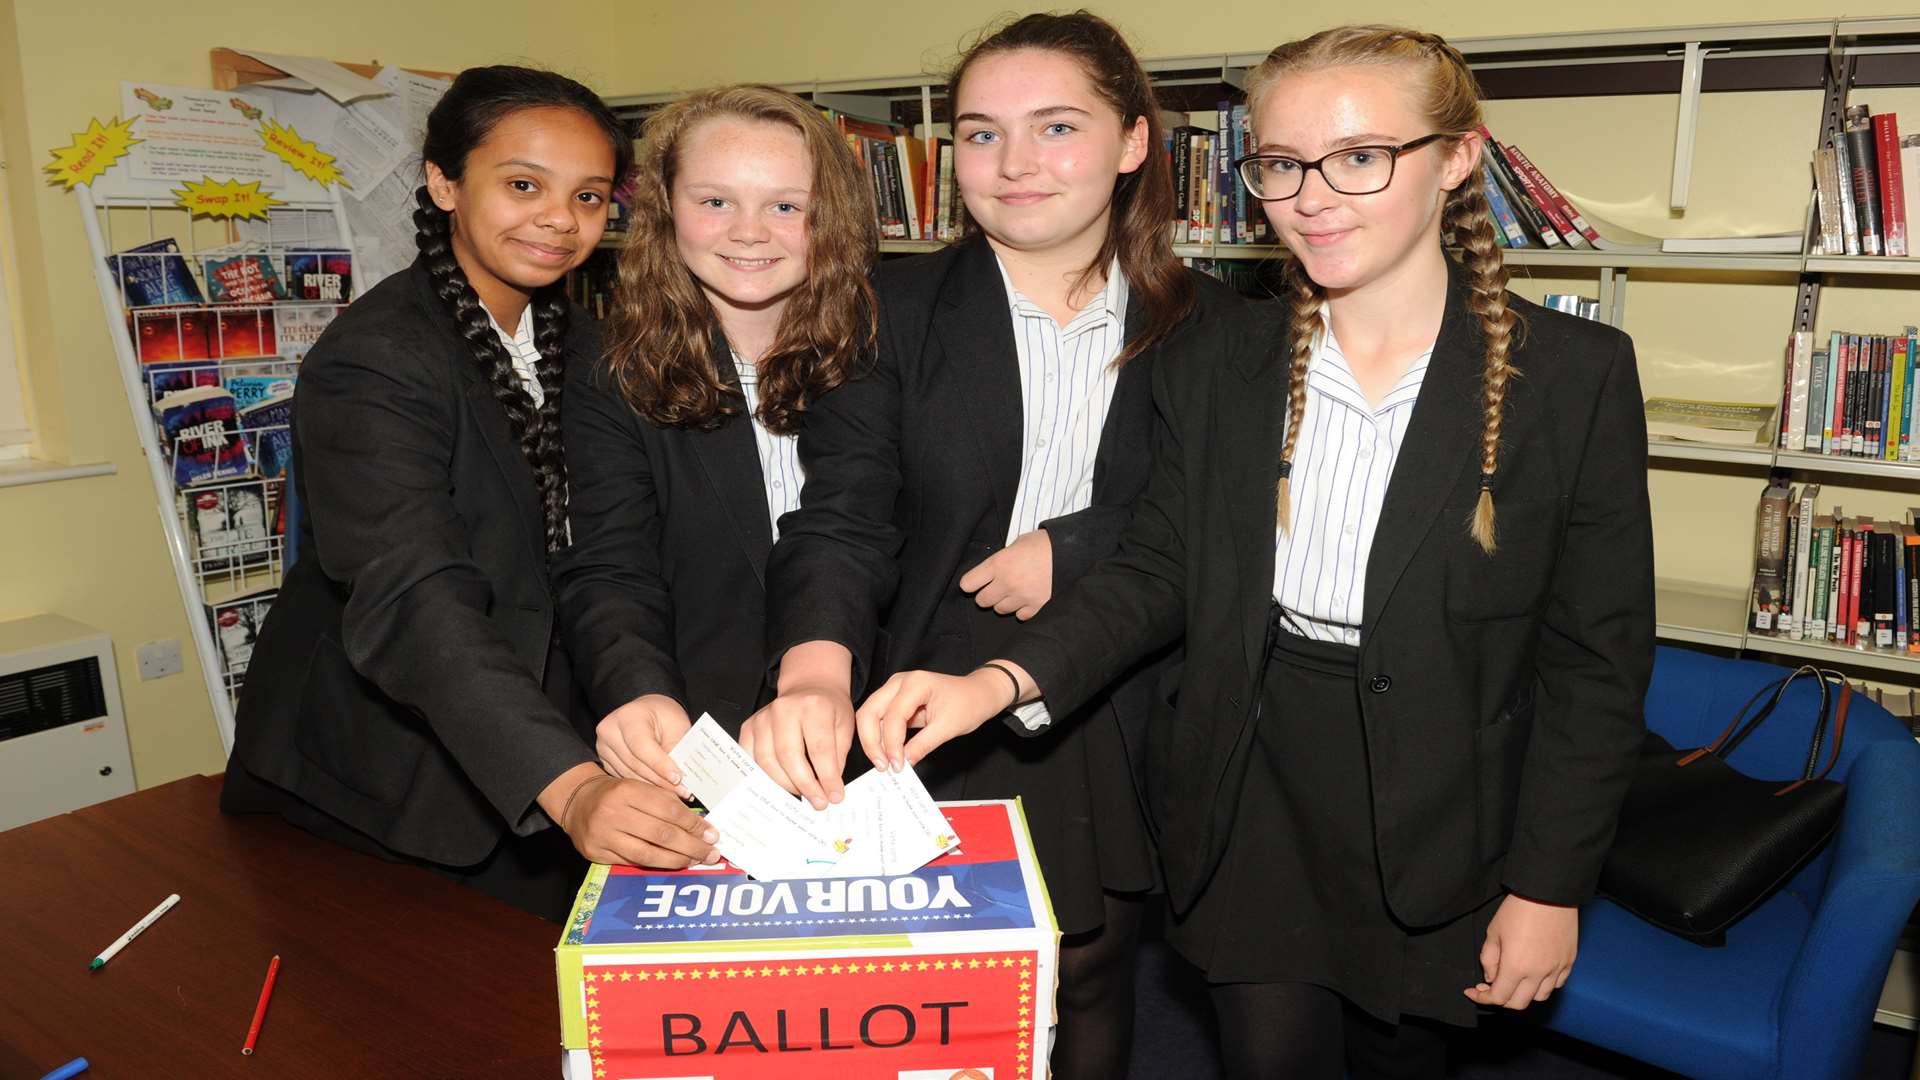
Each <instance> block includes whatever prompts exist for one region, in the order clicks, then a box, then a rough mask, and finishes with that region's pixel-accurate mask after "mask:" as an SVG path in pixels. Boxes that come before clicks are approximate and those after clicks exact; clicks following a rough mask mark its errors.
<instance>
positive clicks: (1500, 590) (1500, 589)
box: [1441, 495, 1566, 622]
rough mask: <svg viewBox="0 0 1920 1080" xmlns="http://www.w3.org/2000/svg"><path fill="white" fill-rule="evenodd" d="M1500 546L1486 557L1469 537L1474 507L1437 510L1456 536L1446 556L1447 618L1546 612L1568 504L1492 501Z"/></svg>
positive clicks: (1476, 618) (1554, 499)
mask: <svg viewBox="0 0 1920 1080" xmlns="http://www.w3.org/2000/svg"><path fill="white" fill-rule="evenodd" d="M1494 510H1495V519H1496V522H1497V526H1496V531H1497V534H1498V539H1499V543H1498V544H1497V545H1496V546H1495V549H1494V553H1493V554H1492V555H1488V554H1487V553H1486V552H1485V551H1482V550H1481V548H1480V545H1479V544H1477V543H1475V542H1474V540H1473V537H1472V536H1471V535H1470V534H1469V533H1468V532H1467V522H1468V521H1469V520H1471V518H1472V515H1473V506H1472V504H1468V505H1467V506H1464V507H1460V506H1448V507H1446V508H1445V509H1443V510H1441V514H1442V516H1443V518H1442V522H1441V527H1447V526H1448V525H1449V524H1451V525H1452V526H1453V527H1454V535H1453V538H1452V540H1451V546H1450V548H1449V549H1448V552H1447V569H1446V574H1447V581H1446V596H1447V615H1448V616H1449V617H1451V618H1454V619H1458V620H1462V621H1466V622H1476V621H1487V620H1492V619H1513V618H1520V617H1523V616H1529V615H1538V614H1539V613H1540V612H1541V610H1542V609H1543V608H1544V606H1545V603H1546V597H1547V586H1548V584H1549V583H1550V582H1551V581H1552V579H1553V565H1554V561H1555V559H1556V557H1557V556H1558V555H1559V552H1560V540H1561V533H1562V531H1563V530H1565V528H1566V499H1565V498H1563V497H1561V496H1558V495H1552V496H1547V497H1545V498H1531V499H1515V498H1507V499H1496V500H1495V502H1494Z"/></svg>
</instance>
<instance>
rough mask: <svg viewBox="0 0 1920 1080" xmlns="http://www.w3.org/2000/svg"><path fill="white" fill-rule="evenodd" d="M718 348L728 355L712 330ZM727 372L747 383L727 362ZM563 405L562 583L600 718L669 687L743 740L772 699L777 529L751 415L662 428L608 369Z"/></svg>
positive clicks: (565, 615) (564, 617) (579, 377)
mask: <svg viewBox="0 0 1920 1080" xmlns="http://www.w3.org/2000/svg"><path fill="white" fill-rule="evenodd" d="M714 347H715V348H716V349H717V350H719V352H718V355H720V356H725V355H727V352H726V348H727V346H726V342H725V340H724V339H723V338H721V337H720V336H719V335H717V334H716V335H715V341H714ZM723 375H724V376H725V378H726V380H727V381H728V382H729V383H730V384H732V385H734V386H735V387H737V386H738V385H739V375H738V373H737V372H734V371H732V370H731V365H728V367H727V370H725V371H724V372H723ZM565 401H566V407H565V408H564V409H563V410H562V413H563V414H564V416H565V420H564V427H565V432H566V440H567V468H568V480H569V483H570V484H571V487H572V495H571V503H570V517H571V520H572V523H573V544H572V546H571V547H569V548H568V549H567V550H566V551H565V552H563V553H562V554H561V555H560V557H559V558H557V559H556V560H555V562H554V586H555V591H556V593H557V595H558V596H559V600H560V627H561V634H562V637H563V639H564V640H565V642H566V645H567V652H568V654H569V656H570V657H571V658H572V660H573V663H574V670H575V672H576V674H577V675H578V677H579V678H580V679H581V680H582V681H583V682H584V684H585V686H586V688H587V697H588V700H589V701H590V702H591V703H592V705H593V710H594V715H595V716H605V715H606V714H607V713H609V712H611V711H613V710H614V709H616V708H619V707H620V706H621V705H624V704H626V703H627V702H629V701H632V700H633V699H634V698H637V697H640V696H641V695H643V694H665V695H667V696H669V697H672V698H675V699H676V700H678V701H679V702H680V703H681V704H682V705H683V706H685V707H686V709H687V710H688V711H689V712H690V713H692V714H693V715H694V716H695V717H697V716H699V715H700V713H701V712H709V713H712V714H713V718H714V719H715V720H718V721H719V722H720V723H721V725H722V726H724V727H726V728H727V730H728V731H730V732H732V733H734V734H736V735H737V734H738V733H739V730H740V724H741V723H742V722H743V721H744V720H746V718H747V716H748V715H749V714H750V713H752V712H753V710H754V709H756V708H758V707H759V706H760V705H761V704H762V703H763V701H764V700H765V699H766V697H767V696H768V695H767V694H766V693H765V686H766V670H767V657H766V652H765V648H766V640H765V626H766V597H767V589H766V574H767V556H768V554H769V553H770V552H771V551H772V550H773V526H772V523H771V522H770V521H769V520H768V518H767V495H766V481H765V478H764V474H763V471H762V469H761V467H760V453H759V450H758V449H756V447H755V444H754V439H753V426H752V423H751V422H750V421H749V420H748V418H747V417H746V416H744V415H740V416H730V417H727V418H725V419H723V420H722V421H721V422H720V424H719V426H717V427H715V428H713V429H712V430H708V431H701V430H698V429H694V428H670V427H658V426H655V425H654V424H652V423H650V422H649V421H647V420H645V419H643V418H642V417H641V416H640V414H638V413H636V412H634V410H633V408H632V407H631V406H630V405H628V404H627V402H626V399H625V398H623V397H621V396H620V394H619V392H618V391H617V390H616V389H615V388H614V387H613V383H612V375H611V373H610V372H609V371H608V370H607V367H606V365H605V364H604V363H597V364H595V365H593V366H592V367H591V368H589V367H587V366H586V365H581V366H580V367H579V368H578V369H576V370H574V371H570V372H569V373H568V386H567V396H566V399H565Z"/></svg>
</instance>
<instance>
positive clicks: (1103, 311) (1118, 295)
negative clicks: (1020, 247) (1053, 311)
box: [993, 252, 1129, 337]
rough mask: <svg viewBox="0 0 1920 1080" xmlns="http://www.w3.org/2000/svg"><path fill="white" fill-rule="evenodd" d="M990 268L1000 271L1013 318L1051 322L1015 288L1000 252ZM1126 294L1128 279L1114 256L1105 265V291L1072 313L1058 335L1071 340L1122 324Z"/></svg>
mask: <svg viewBox="0 0 1920 1080" xmlns="http://www.w3.org/2000/svg"><path fill="white" fill-rule="evenodd" d="M993 265H994V267H995V268H997V269H998V270H999V271H1000V281H1001V283H1002V284H1004V285H1005V286H1006V288H1007V306H1008V307H1009V308H1011V309H1012V310H1013V314H1014V315H1015V316H1016V317H1024V318H1039V319H1046V320H1047V321H1049V322H1051V321H1053V316H1052V315H1049V314H1047V311H1046V309H1045V308H1043V307H1041V306H1040V305H1038V304H1036V303H1034V302H1033V301H1032V300H1029V299H1027V297H1026V294H1024V293H1022V292H1021V291H1020V290H1019V289H1017V288H1015V287H1014V284H1013V278H1012V277H1011V276H1010V275H1009V274H1008V273H1007V267H1006V264H1005V263H1003V262H1001V261H1000V253H999V252H994V255H993ZM1128 291H1129V290H1128V288H1127V277H1126V275H1125V274H1122V273H1121V272H1120V259H1119V257H1118V256H1115V257H1114V260H1113V261H1112V262H1111V263H1109V264H1108V265H1107V285H1106V288H1103V289H1101V290H1100V293H1099V295H1097V296H1095V297H1094V298H1093V299H1091V300H1089V301H1088V302H1087V306H1086V307H1083V308H1081V309H1080V310H1079V311H1076V312H1074V315H1073V318H1071V319H1069V320H1067V324H1066V325H1065V326H1062V327H1061V328H1060V332H1061V333H1062V334H1065V335H1067V336H1070V337H1071V336H1074V335H1077V334H1080V333H1082V332H1083V331H1086V330H1090V329H1092V328H1094V327H1096V326H1104V325H1107V324H1108V323H1109V322H1112V323H1115V324H1120V323H1124V322H1125V320H1126V316H1127V297H1128Z"/></svg>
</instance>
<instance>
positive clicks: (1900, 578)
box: [1887, 527, 1907, 651]
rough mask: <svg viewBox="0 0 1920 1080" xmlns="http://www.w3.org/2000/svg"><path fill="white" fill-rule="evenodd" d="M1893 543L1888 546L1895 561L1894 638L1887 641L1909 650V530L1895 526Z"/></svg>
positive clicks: (1890, 556) (1889, 553) (1888, 551)
mask: <svg viewBox="0 0 1920 1080" xmlns="http://www.w3.org/2000/svg"><path fill="white" fill-rule="evenodd" d="M1889 540H1891V544H1889V546H1887V548H1889V550H1887V559H1889V561H1891V563H1893V588H1891V590H1889V592H1891V594H1893V596H1891V598H1889V603H1891V607H1893V640H1891V642H1887V644H1891V646H1893V648H1895V650H1901V651H1907V530H1905V528H1901V527H1895V530H1893V536H1889Z"/></svg>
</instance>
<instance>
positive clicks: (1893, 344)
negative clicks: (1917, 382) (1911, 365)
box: [1880, 338, 1907, 461]
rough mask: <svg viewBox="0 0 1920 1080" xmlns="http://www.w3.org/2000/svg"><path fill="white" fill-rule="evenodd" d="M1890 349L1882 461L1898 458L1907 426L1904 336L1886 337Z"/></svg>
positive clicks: (1905, 344) (1905, 342)
mask: <svg viewBox="0 0 1920 1080" xmlns="http://www.w3.org/2000/svg"><path fill="white" fill-rule="evenodd" d="M1888 347H1889V349H1890V350H1891V356H1890V358H1889V364H1888V370H1889V371H1890V372H1891V373H1892V378H1891V379H1890V380H1889V381H1890V383H1891V388H1890V392H1889V393H1888V395H1887V401H1888V404H1887V438H1886V445H1885V446H1883V447H1882V448H1881V451H1880V458H1881V460H1882V461H1899V460H1900V440H1901V438H1902V436H1903V433H1904V432H1905V431H1906V426H1907V412H1906V409H1907V340H1906V339H1905V338H1890V339H1888Z"/></svg>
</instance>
